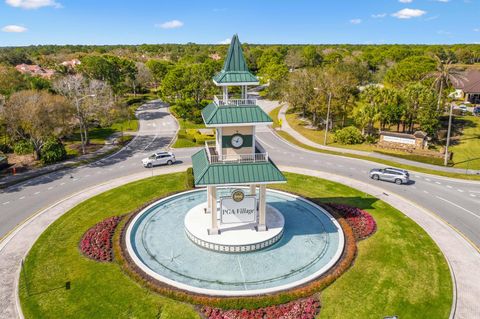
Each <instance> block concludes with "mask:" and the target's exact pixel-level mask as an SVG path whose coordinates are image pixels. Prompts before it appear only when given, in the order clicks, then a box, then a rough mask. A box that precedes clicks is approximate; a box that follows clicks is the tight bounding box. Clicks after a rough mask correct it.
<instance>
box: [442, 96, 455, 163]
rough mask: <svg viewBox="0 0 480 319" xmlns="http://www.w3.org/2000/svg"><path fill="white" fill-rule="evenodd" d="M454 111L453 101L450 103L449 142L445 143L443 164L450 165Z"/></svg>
mask: <svg viewBox="0 0 480 319" xmlns="http://www.w3.org/2000/svg"><path fill="white" fill-rule="evenodd" d="M452 113H453V103H450V115H449V117H448V131H447V143H446V145H445V157H444V159H443V165H444V166H447V165H448V147H449V146H450V133H451V131H452Z"/></svg>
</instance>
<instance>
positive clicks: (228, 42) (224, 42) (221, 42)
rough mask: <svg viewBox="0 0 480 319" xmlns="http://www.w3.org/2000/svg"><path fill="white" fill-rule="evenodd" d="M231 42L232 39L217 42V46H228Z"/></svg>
mask: <svg viewBox="0 0 480 319" xmlns="http://www.w3.org/2000/svg"><path fill="white" fill-rule="evenodd" d="M231 41H232V39H230V38H226V39H225V40H223V41H220V42H218V44H230V42H231Z"/></svg>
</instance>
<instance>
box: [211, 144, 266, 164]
mask: <svg viewBox="0 0 480 319" xmlns="http://www.w3.org/2000/svg"><path fill="white" fill-rule="evenodd" d="M258 146H259V144H257V150H262V152H255V153H252V154H228V155H219V154H217V151H216V144H215V141H205V149H206V151H207V156H208V161H209V162H210V164H232V163H256V162H268V152H265V151H264V149H263V147H261V148H260V147H258Z"/></svg>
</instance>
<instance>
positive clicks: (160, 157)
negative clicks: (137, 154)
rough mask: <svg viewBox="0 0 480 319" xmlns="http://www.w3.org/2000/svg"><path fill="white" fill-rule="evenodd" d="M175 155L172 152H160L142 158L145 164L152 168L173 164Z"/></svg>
mask: <svg viewBox="0 0 480 319" xmlns="http://www.w3.org/2000/svg"><path fill="white" fill-rule="evenodd" d="M175 161H176V160H175V155H174V154H173V153H172V152H158V153H154V154H152V155H150V156H149V157H147V158H144V159H143V160H142V164H143V166H145V167H147V168H151V167H153V166H157V165H163V164H167V165H172V164H173V163H175Z"/></svg>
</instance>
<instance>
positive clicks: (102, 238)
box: [80, 216, 122, 261]
mask: <svg viewBox="0 0 480 319" xmlns="http://www.w3.org/2000/svg"><path fill="white" fill-rule="evenodd" d="M121 219H122V217H119V216H115V217H110V218H107V219H105V220H103V221H101V222H100V223H98V224H96V225H95V226H93V227H92V228H90V229H89V230H87V232H86V233H85V234H84V235H83V237H82V239H81V240H80V250H81V251H82V253H83V254H84V255H85V256H87V257H89V258H91V259H94V260H97V261H112V260H113V249H112V237H113V234H114V231H115V228H116V227H117V225H118V223H119V222H120V220H121Z"/></svg>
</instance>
